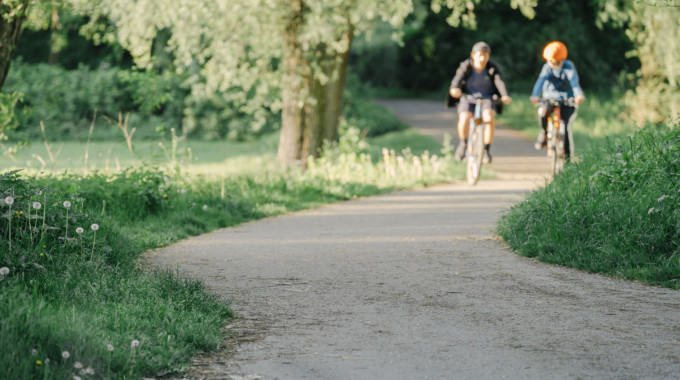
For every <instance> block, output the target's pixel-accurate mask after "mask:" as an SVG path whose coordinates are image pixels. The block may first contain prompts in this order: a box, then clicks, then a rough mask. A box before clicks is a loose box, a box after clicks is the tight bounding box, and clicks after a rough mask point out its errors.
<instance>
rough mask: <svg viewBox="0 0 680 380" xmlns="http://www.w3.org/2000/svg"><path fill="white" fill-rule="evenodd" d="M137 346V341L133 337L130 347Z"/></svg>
mask: <svg viewBox="0 0 680 380" xmlns="http://www.w3.org/2000/svg"><path fill="white" fill-rule="evenodd" d="M137 346H139V341H138V340H137V339H133V340H132V343H130V347H131V348H135V347H137Z"/></svg>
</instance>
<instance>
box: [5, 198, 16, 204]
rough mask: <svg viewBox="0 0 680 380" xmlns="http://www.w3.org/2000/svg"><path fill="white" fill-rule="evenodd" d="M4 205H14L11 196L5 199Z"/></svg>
mask: <svg viewBox="0 0 680 380" xmlns="http://www.w3.org/2000/svg"><path fill="white" fill-rule="evenodd" d="M5 204H6V205H9V206H11V205H12V204H14V198H12V197H11V196H9V197H6V198H5Z"/></svg>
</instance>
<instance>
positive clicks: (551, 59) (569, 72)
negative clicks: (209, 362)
mask: <svg viewBox="0 0 680 380" xmlns="http://www.w3.org/2000/svg"><path fill="white" fill-rule="evenodd" d="M543 58H544V59H545V60H546V63H545V64H544V65H543V68H542V69H541V74H540V75H539V76H538V80H537V81H536V84H534V90H533V92H532V93H531V97H530V98H529V100H530V101H531V102H532V103H533V104H538V103H539V102H541V97H542V98H543V99H553V100H557V101H564V100H567V99H571V98H573V99H574V103H576V104H581V103H583V101H584V100H585V97H584V95H583V90H582V89H581V86H580V85H579V81H578V73H577V72H576V67H575V66H574V63H573V62H571V61H570V60H568V59H567V47H566V46H565V45H564V44H563V43H562V42H560V41H553V42H550V43H549V44H547V45H546V46H545V48H543ZM549 111H551V110H550V109H549V106H548V105H547V104H541V105H539V107H538V122H539V125H540V126H541V131H540V132H539V133H538V139H537V140H536V143H535V144H534V148H536V150H540V149H542V148H545V147H546V145H547V141H546V128H547V127H548V117H549V116H550V113H551V112H549ZM561 112H562V119H563V120H564V125H565V136H568V138H565V139H564V140H565V141H564V154H565V156H566V157H567V159H569V157H570V156H571V150H572V149H571V147H572V145H573V144H572V142H573V141H571V133H566V132H567V131H570V130H571V124H572V122H573V121H574V119H575V118H576V107H573V106H571V105H563V106H562V107H561Z"/></svg>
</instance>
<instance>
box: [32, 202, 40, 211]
mask: <svg viewBox="0 0 680 380" xmlns="http://www.w3.org/2000/svg"><path fill="white" fill-rule="evenodd" d="M41 207H42V205H41V204H40V202H33V208H34V209H36V210H40V208H41Z"/></svg>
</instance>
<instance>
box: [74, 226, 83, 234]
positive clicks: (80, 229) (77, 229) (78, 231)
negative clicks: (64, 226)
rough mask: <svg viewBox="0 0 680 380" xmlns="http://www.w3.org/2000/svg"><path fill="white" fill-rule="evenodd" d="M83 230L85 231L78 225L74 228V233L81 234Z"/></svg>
mask: <svg viewBox="0 0 680 380" xmlns="http://www.w3.org/2000/svg"><path fill="white" fill-rule="evenodd" d="M83 232H85V230H84V229H83V227H78V228H76V233H78V234H82V233H83Z"/></svg>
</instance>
